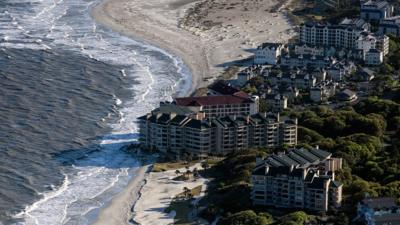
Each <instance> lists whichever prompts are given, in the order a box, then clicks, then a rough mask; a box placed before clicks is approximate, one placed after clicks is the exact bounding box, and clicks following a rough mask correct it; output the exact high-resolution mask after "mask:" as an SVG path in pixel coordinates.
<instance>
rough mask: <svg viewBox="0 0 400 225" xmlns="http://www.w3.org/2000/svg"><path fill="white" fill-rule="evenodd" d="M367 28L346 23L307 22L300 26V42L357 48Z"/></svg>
mask: <svg viewBox="0 0 400 225" xmlns="http://www.w3.org/2000/svg"><path fill="white" fill-rule="evenodd" d="M364 31H365V30H364V29H362V28H359V27H351V26H346V25H331V24H318V23H305V24H303V25H302V26H300V42H301V43H304V44H309V45H317V46H333V47H339V48H356V40H357V39H358V37H359V36H360V35H361V33H362V32H364Z"/></svg>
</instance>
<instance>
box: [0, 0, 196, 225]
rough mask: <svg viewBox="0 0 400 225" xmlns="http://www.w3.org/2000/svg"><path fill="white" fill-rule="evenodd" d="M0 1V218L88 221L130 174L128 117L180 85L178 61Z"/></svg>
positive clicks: (184, 75)
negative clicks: (126, 148) (125, 150)
mask: <svg viewBox="0 0 400 225" xmlns="http://www.w3.org/2000/svg"><path fill="white" fill-rule="evenodd" d="M98 3H99V2H98V0H1V1H0V115H1V116H0V224H38V225H47V224H49V225H56V224H90V223H91V222H93V219H94V218H95V217H96V214H97V213H98V211H99V209H100V208H101V207H104V206H105V205H107V203H108V202H109V201H110V200H111V198H112V197H113V196H114V195H115V194H116V193H118V192H119V191H120V190H122V188H123V187H124V186H125V185H126V184H127V183H128V181H129V180H130V179H131V178H132V177H133V176H135V171H136V170H137V168H138V166H140V165H141V164H142V163H144V162H142V161H140V160H139V159H138V158H137V157H136V156H135V155H132V154H129V153H126V152H124V151H122V150H120V148H121V147H122V146H124V145H126V144H128V143H131V142H134V141H135V140H136V137H137V126H136V118H137V117H138V116H140V115H143V114H145V113H146V112H147V111H149V110H150V109H152V108H154V107H156V106H157V104H158V103H159V101H163V100H170V99H171V96H173V95H184V94H186V93H187V92H188V90H189V89H190V84H191V76H190V73H189V71H188V69H187V68H186V67H185V65H184V64H183V63H182V61H181V60H180V59H178V58H176V57H174V56H173V55H171V54H168V53H167V52H165V51H163V50H161V49H158V48H155V47H152V46H150V45H147V44H145V43H143V42H140V41H135V40H132V39H129V38H127V37H124V36H122V35H120V34H118V33H114V32H112V31H110V30H109V29H107V28H105V27H102V26H100V25H98V24H96V22H95V21H94V20H93V19H92V18H91V17H90V10H91V8H92V7H94V6H95V5H96V4H98Z"/></svg>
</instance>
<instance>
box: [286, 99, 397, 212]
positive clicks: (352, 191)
mask: <svg viewBox="0 0 400 225" xmlns="http://www.w3.org/2000/svg"><path fill="white" fill-rule="evenodd" d="M291 114H295V115H296V116H298V118H299V125H300V126H301V127H300V129H299V142H300V145H303V146H305V147H307V146H310V145H311V146H313V145H319V146H320V147H321V148H322V149H325V150H327V151H330V152H332V153H333V154H334V155H335V156H338V157H342V158H343V159H344V160H345V166H344V169H343V170H342V171H341V173H340V174H339V176H338V178H339V179H340V180H341V181H342V182H343V183H344V194H345V197H346V198H345V203H346V204H347V205H348V206H349V208H354V204H355V203H356V202H358V201H359V200H360V199H361V198H363V197H364V195H365V193H369V194H370V195H371V196H392V197H396V198H399V199H400V142H399V139H398V137H399V136H400V123H399V116H400V104H398V103H396V102H393V101H390V100H382V99H378V98H369V99H366V100H364V101H361V102H360V103H358V104H357V105H355V106H354V108H353V107H346V108H344V109H341V110H338V111H333V110H330V109H328V108H326V107H321V106H320V107H316V108H313V109H311V110H308V111H304V112H301V113H295V112H294V113H291Z"/></svg>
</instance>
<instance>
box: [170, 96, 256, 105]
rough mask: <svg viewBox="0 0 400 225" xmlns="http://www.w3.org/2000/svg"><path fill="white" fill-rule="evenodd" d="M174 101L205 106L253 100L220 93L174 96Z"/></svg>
mask: <svg viewBox="0 0 400 225" xmlns="http://www.w3.org/2000/svg"><path fill="white" fill-rule="evenodd" d="M175 103H176V104H177V105H180V106H205V105H226V104H241V103H253V100H251V99H250V98H244V97H241V96H235V95H220V96H201V97H185V98H176V99H175Z"/></svg>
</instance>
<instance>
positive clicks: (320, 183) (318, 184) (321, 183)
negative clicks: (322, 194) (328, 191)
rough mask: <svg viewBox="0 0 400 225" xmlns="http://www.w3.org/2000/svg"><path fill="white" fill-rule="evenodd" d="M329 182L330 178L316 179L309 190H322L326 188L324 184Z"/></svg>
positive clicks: (309, 185) (309, 186)
mask: <svg viewBox="0 0 400 225" xmlns="http://www.w3.org/2000/svg"><path fill="white" fill-rule="evenodd" d="M327 180H329V178H328V177H314V179H313V180H312V182H311V183H310V184H308V188H312V189H322V188H324V184H325V182H326V181H327Z"/></svg>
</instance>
